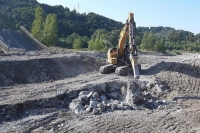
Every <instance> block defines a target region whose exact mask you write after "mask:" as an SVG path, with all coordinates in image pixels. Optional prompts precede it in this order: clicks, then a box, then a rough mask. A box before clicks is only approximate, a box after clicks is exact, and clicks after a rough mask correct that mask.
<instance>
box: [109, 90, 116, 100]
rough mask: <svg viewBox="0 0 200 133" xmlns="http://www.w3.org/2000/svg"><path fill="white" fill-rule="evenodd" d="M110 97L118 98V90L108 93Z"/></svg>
mask: <svg viewBox="0 0 200 133" xmlns="http://www.w3.org/2000/svg"><path fill="white" fill-rule="evenodd" d="M108 98H111V99H116V98H117V92H112V93H109V94H108Z"/></svg>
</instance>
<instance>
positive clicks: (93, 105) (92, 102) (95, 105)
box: [90, 99, 98, 108]
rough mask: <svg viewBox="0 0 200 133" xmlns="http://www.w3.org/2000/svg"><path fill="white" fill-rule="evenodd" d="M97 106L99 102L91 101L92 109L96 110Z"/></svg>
mask: <svg viewBox="0 0 200 133" xmlns="http://www.w3.org/2000/svg"><path fill="white" fill-rule="evenodd" d="M97 104H98V101H96V100H93V99H91V100H90V106H91V107H92V108H96V107H97Z"/></svg>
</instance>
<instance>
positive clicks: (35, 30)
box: [31, 6, 44, 42]
mask: <svg viewBox="0 0 200 133" xmlns="http://www.w3.org/2000/svg"><path fill="white" fill-rule="evenodd" d="M43 26H44V11H43V9H42V7H40V6H38V7H37V8H36V10H35V20H34V21H33V24H32V28H31V34H32V35H33V36H34V37H35V38H37V39H38V40H39V41H41V42H43V36H42V33H43Z"/></svg>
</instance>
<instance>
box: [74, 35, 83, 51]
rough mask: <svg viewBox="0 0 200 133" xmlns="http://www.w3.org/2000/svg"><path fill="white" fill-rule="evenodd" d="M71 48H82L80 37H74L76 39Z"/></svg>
mask: <svg viewBox="0 0 200 133" xmlns="http://www.w3.org/2000/svg"><path fill="white" fill-rule="evenodd" d="M73 48H74V49H82V48H83V42H82V40H81V38H80V37H79V38H76V39H75V40H74V44H73Z"/></svg>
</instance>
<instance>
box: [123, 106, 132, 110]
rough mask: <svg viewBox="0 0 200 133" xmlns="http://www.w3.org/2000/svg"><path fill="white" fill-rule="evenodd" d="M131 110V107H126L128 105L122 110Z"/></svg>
mask: <svg viewBox="0 0 200 133" xmlns="http://www.w3.org/2000/svg"><path fill="white" fill-rule="evenodd" d="M131 109H132V107H131V106H128V105H125V106H124V110H131Z"/></svg>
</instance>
